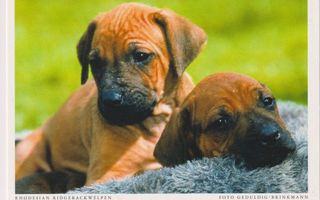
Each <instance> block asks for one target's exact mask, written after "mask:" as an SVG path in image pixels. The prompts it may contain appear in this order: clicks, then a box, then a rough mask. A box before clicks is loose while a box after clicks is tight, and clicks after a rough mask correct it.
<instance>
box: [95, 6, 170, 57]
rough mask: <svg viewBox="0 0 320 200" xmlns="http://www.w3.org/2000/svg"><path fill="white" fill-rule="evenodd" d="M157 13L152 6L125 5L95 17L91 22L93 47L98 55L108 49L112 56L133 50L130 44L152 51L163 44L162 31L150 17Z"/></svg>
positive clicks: (103, 53)
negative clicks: (92, 23)
mask: <svg viewBox="0 0 320 200" xmlns="http://www.w3.org/2000/svg"><path fill="white" fill-rule="evenodd" d="M157 11H159V9H157V8H154V7H150V6H146V5H142V4H136V3H127V4H122V5H120V6H118V7H116V8H114V9H113V10H111V11H109V12H106V13H102V14H100V15H98V16H97V17H96V19H94V22H95V23H96V31H95V34H94V37H93V41H92V48H93V49H94V48H99V50H100V51H101V52H100V55H101V56H104V55H105V51H108V49H107V48H111V49H112V50H113V52H114V53H116V52H118V53H123V52H124V50H129V48H130V47H132V45H130V44H135V46H136V47H142V48H145V50H146V51H155V49H156V48H159V46H161V45H165V42H164V38H163V34H162V31H161V28H160V27H159V26H158V25H157V24H156V23H154V21H153V15H152V14H153V13H155V12H157ZM154 44H158V47H156V46H155V45H154Z"/></svg>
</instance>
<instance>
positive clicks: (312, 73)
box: [308, 0, 320, 199]
mask: <svg viewBox="0 0 320 200" xmlns="http://www.w3.org/2000/svg"><path fill="white" fill-rule="evenodd" d="M319 10H320V7H319V0H309V1H308V146H309V148H308V155H309V164H308V175H309V177H308V181H309V186H308V188H309V191H308V192H309V195H310V197H312V199H319V169H320V168H319V143H320V141H319V67H320V66H319Z"/></svg>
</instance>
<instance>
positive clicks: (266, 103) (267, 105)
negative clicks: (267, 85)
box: [263, 97, 274, 110]
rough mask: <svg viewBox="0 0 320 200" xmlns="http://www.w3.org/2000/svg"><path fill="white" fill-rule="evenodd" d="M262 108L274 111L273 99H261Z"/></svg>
mask: <svg viewBox="0 0 320 200" xmlns="http://www.w3.org/2000/svg"><path fill="white" fill-rule="evenodd" d="M263 106H264V107H265V108H266V109H268V110H273V109H274V99H273V98H271V97H266V98H264V99H263Z"/></svg>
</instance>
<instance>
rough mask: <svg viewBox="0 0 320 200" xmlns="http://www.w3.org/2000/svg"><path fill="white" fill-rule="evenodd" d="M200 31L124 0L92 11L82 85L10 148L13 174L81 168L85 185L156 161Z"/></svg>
mask: <svg viewBox="0 0 320 200" xmlns="http://www.w3.org/2000/svg"><path fill="white" fill-rule="evenodd" d="M205 42H206V34H205V33H204V31H203V30H202V29H201V28H199V27H197V26H196V25H194V24H192V23H191V22H189V21H188V20H186V19H184V18H182V17H180V16H178V15H176V14H174V13H173V12H171V11H169V10H163V9H157V8H153V7H149V6H146V5H141V4H136V3H127V4H122V5H120V6H118V7H116V8H114V9H113V10H111V11H109V12H107V13H102V14H100V15H99V16H97V17H96V18H95V19H94V20H93V21H92V22H91V23H90V24H89V26H88V29H87V31H86V32H85V33H84V35H83V36H82V38H81V40H80V42H79V44H78V47H77V51H78V58H79V60H80V63H81V65H82V83H83V84H84V83H85V82H86V80H87V77H88V65H89V64H90V66H91V71H92V74H93V77H94V81H89V82H88V83H86V84H85V85H83V86H82V87H81V88H79V89H78V90H77V91H76V92H75V93H74V94H73V95H72V96H71V97H70V98H69V99H68V100H67V101H66V102H65V103H64V104H63V105H62V107H61V108H60V109H59V111H58V112H57V113H56V114H54V115H53V116H52V117H51V118H50V119H49V120H48V121H47V122H46V123H45V124H44V125H43V126H42V127H40V128H39V129H37V130H35V131H33V132H32V134H31V135H30V136H29V137H27V138H26V139H25V140H23V141H22V142H21V143H19V144H18V145H17V147H16V162H15V164H16V179H19V178H21V177H24V176H26V175H29V174H32V173H35V172H38V171H45V172H48V171H61V172H64V173H68V172H74V171H75V172H81V173H85V174H86V175H87V179H86V185H90V184H92V183H96V182H102V181H107V180H109V179H112V178H123V177H125V176H130V175H134V174H136V173H138V172H141V171H143V170H146V169H156V168H159V167H161V165H160V164H159V163H158V162H156V160H155V159H154V157H153V150H154V146H155V144H156V142H157V141H158V139H159V137H160V134H161V133H162V131H163V129H164V127H165V125H166V123H167V122H168V120H169V117H170V115H171V112H172V109H174V108H176V107H179V105H180V104H181V103H182V101H183V99H184V98H185V96H187V94H188V93H189V92H190V91H191V89H192V88H193V84H192V81H191V80H190V79H189V77H188V76H187V75H186V74H185V73H184V70H185V68H186V67H187V66H188V65H189V63H190V62H191V61H192V60H193V59H194V58H195V57H196V56H197V54H198V53H199V52H200V50H201V48H202V47H203V46H204V45H205Z"/></svg>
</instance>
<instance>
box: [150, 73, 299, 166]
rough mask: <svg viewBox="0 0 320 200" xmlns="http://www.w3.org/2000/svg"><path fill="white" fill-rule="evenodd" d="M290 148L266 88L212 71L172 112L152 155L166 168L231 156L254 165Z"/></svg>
mask: <svg viewBox="0 0 320 200" xmlns="http://www.w3.org/2000/svg"><path fill="white" fill-rule="evenodd" d="M294 150H295V142H294V141H293V140H292V138H291V134H290V132H288V130H287V129H286V126H285V124H284V122H283V121H282V119H281V117H280V115H279V111H278V108H277V105H276V102H275V98H274V97H273V95H272V93H271V91H270V90H269V89H268V88H266V87H265V86H264V85H263V84H261V83H259V82H258V81H256V80H254V79H252V78H250V77H247V76H244V75H241V74H236V73H217V74H214V75H211V76H209V77H207V78H205V79H204V80H202V81H201V82H200V83H199V84H198V85H197V86H196V87H195V88H194V89H193V90H192V92H191V93H190V94H189V95H188V97H187V98H186V99H185V101H184V103H183V104H182V106H181V107H180V108H177V109H176V111H175V112H174V113H173V114H172V116H171V119H170V121H169V123H168V124H167V126H166V128H165V130H164V132H163V133H162V135H161V137H160V139H159V141H158V143H157V145H156V148H155V151H154V156H155V157H156V159H157V160H158V161H159V162H160V163H161V164H162V165H164V166H172V165H176V164H180V163H183V162H185V161H187V160H191V159H195V158H201V157H203V156H205V157H224V156H231V155H232V156H236V158H240V159H241V160H244V161H245V162H246V163H247V165H248V167H250V168H255V167H259V166H266V165H275V164H278V163H280V162H281V161H282V160H283V159H284V158H285V157H286V156H287V154H288V153H289V152H292V151H294Z"/></svg>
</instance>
